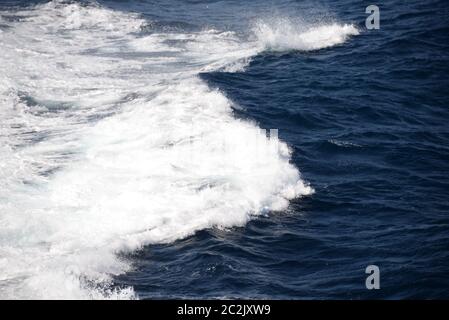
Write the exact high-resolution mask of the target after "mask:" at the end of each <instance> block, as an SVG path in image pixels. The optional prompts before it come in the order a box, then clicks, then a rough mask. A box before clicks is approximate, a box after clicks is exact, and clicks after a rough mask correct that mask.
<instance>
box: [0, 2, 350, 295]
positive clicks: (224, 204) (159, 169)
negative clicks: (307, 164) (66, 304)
mask: <svg viewBox="0 0 449 320" xmlns="http://www.w3.org/2000/svg"><path fill="white" fill-rule="evenodd" d="M0 14H1V16H2V21H1V24H0V25H1V26H2V27H1V28H0V30H1V32H0V70H1V72H0V119H1V123H0V298H73V299H79V298H81V299H82V298H135V297H136V295H135V293H134V291H133V289H132V288H121V289H117V288H115V289H114V288H113V287H112V286H111V277H113V276H114V275H118V274H121V273H123V272H126V271H127V270H129V268H130V262H129V261H126V260H125V259H123V258H121V257H120V255H118V253H120V252H126V251H130V250H135V249H138V248H140V247H142V246H143V245H146V244H151V243H161V242H171V241H174V240H176V239H179V238H182V237H186V236H188V235H191V234H193V233H194V232H195V231H197V230H200V229H204V228H210V227H220V228H226V227H232V226H241V225H244V224H245V223H246V222H247V221H248V220H249V219H250V218H251V216H254V215H259V214H261V213H264V212H268V211H272V210H282V209H285V208H286V207H287V206H288V203H289V200H290V199H293V198H295V197H300V196H302V195H307V194H310V193H312V192H313V189H312V188H311V187H310V186H308V185H307V184H305V183H304V182H303V181H302V180H301V177H300V174H299V172H298V169H297V168H295V167H294V166H293V165H291V164H290V163H289V159H290V158H289V157H290V153H289V149H288V147H287V145H286V144H285V143H283V142H280V141H278V140H277V139H275V138H273V139H268V138H267V137H266V136H265V133H264V132H262V131H261V130H260V128H258V126H257V125H256V124H254V123H250V122H247V121H243V120H238V119H236V118H235V117H234V116H233V114H232V108H231V107H232V102H231V101H229V100H228V99H227V98H226V97H225V96H224V95H223V94H222V93H221V92H220V91H218V90H213V89H211V88H209V87H208V86H207V85H206V84H205V83H204V82H203V81H202V80H201V79H200V78H199V77H198V76H197V75H198V73H199V72H203V71H214V70H225V71H236V70H242V69H243V68H244V67H245V65H246V64H247V63H248V62H249V59H250V58H251V57H252V56H254V55H256V54H257V53H259V52H261V51H263V50H267V49H268V50H291V49H299V50H312V49H319V48H324V47H327V46H331V45H335V44H338V43H342V42H343V41H345V40H346V38H347V37H348V36H349V35H355V34H357V30H356V29H355V28H354V27H353V26H348V25H338V24H333V25H324V26H318V27H317V26H315V27H313V28H311V29H310V28H309V29H307V30H306V31H304V32H302V33H297V31H295V28H294V27H293V26H291V25H289V24H285V23H283V24H280V23H278V24H266V23H263V21H259V22H257V23H256V26H255V28H254V30H253V31H252V32H253V33H252V35H251V36H249V37H248V38H247V39H246V40H243V39H241V38H240V37H238V36H237V35H236V34H235V33H233V32H229V31H227V32H221V31H219V30H213V29H206V30H202V31H198V32H189V33H184V32H183V31H182V30H179V31H178V32H170V33H168V32H167V33H161V32H154V33H149V32H141V28H142V26H145V28H146V29H148V28H151V24H149V22H148V21H146V20H144V19H142V18H141V17H140V16H139V15H137V14H132V13H122V12H116V11H113V10H110V9H107V8H103V7H101V6H99V5H96V4H92V5H89V6H82V5H79V4H76V3H71V4H66V3H63V2H61V1H52V2H49V3H46V4H43V5H37V6H34V7H29V8H26V9H23V10H22V11H14V12H13V11H11V12H0Z"/></svg>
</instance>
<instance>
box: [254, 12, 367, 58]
mask: <svg viewBox="0 0 449 320" xmlns="http://www.w3.org/2000/svg"><path fill="white" fill-rule="evenodd" d="M253 32H254V34H255V35H256V37H257V39H258V41H259V43H260V44H261V46H262V48H264V49H266V50H272V51H286V50H300V51H309V50H317V49H323V48H327V47H332V46H335V45H337V44H341V43H343V42H345V41H346V40H347V39H348V38H349V37H350V36H355V35H358V34H359V31H358V30H357V28H356V27H355V26H354V25H352V24H343V25H342V24H338V23H332V24H324V25H323V24H322V25H313V26H304V25H302V24H300V23H294V22H292V21H291V20H289V19H282V18H277V19H274V20H269V21H263V20H259V21H257V22H255V23H254V26H253Z"/></svg>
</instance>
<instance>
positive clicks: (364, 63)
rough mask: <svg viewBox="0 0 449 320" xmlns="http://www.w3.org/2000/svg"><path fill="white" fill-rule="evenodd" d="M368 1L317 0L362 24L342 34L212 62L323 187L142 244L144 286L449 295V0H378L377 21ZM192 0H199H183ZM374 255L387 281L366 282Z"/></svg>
mask: <svg viewBox="0 0 449 320" xmlns="http://www.w3.org/2000/svg"><path fill="white" fill-rule="evenodd" d="M212 3H213V4H214V5H216V6H217V9H216V11H214V15H217V16H220V14H221V13H222V12H221V9H223V10H224V11H226V10H225V9H226V7H227V6H226V3H225V2H224V1H220V2H212ZM257 3H258V10H263V9H264V5H262V4H260V2H257ZM368 4H369V3H367V2H366V1H355V0H345V1H320V2H318V3H317V4H316V5H317V7H319V8H325V9H323V10H324V11H325V12H327V13H331V14H332V15H333V16H337V17H338V18H339V19H340V20H342V21H348V22H354V23H356V24H358V25H359V27H360V29H361V30H363V31H362V34H361V35H360V36H358V37H356V38H354V39H352V40H351V41H349V42H347V43H345V44H343V45H341V46H338V47H333V48H329V49H324V50H319V51H315V52H307V53H301V52H284V53H270V52H266V53H264V54H261V55H259V56H257V57H256V58H255V59H254V60H253V61H252V63H251V64H250V66H249V67H248V68H247V70H246V71H245V72H242V73H208V74H203V75H202V77H203V79H206V80H207V82H208V83H209V84H210V85H211V86H214V87H217V88H219V89H220V90H223V91H224V92H225V93H226V94H227V96H228V97H229V98H230V99H231V100H232V101H234V102H235V103H236V104H238V105H239V106H241V107H243V110H240V109H239V110H236V111H235V112H236V114H237V116H239V117H243V118H249V119H253V120H256V121H257V122H258V123H259V124H260V126H261V127H263V128H278V129H279V135H280V137H281V139H283V140H284V141H286V142H287V143H288V144H289V145H290V146H291V147H292V148H293V150H294V153H293V162H294V163H295V165H296V166H297V167H298V168H300V170H301V172H302V174H303V177H304V178H305V180H307V181H309V182H310V183H311V185H312V186H313V187H314V188H315V191H316V192H315V194H314V195H313V196H311V197H307V198H304V199H300V200H297V201H293V202H292V203H291V206H290V208H289V210H288V211H287V212H284V213H275V214H270V215H269V216H266V217H262V218H257V219H255V220H253V221H252V222H250V223H249V224H248V225H246V226H245V227H243V228H235V229H233V230H231V231H228V232H223V231H217V230H204V231H201V232H198V233H197V234H196V235H194V236H192V237H189V238H187V239H184V240H181V241H178V242H176V243H174V244H167V245H157V246H151V247H148V248H145V250H142V251H141V252H138V253H137V254H135V255H134V256H133V259H135V261H136V270H135V272H132V273H129V274H127V275H126V276H123V277H120V278H119V279H117V282H118V283H120V284H132V285H133V286H134V288H135V289H136V290H137V291H138V293H139V294H140V296H141V297H142V298H154V297H157V298H161V297H164V298H166V297H191V298H214V297H233V298H288V299H289V298H319V299H322V298H344V299H346V298H350V299H363V298H389V299H398V298H449V233H448V231H449V217H448V214H449V203H448V196H449V178H448V174H449V129H448V121H449V109H448V103H449V93H448V90H449V81H448V71H449V53H448V50H449V41H448V40H449V39H448V35H449V27H448V21H449V20H448V18H449V15H448V7H447V4H446V3H445V2H444V1H425V2H424V1H407V2H405V1H382V3H379V7H380V10H381V27H380V29H379V30H366V29H365V27H364V20H365V18H366V17H367V15H366V14H365V12H364V11H365V7H366V5H368ZM190 5H194V6H201V5H199V4H197V3H196V4H186V5H185V10H184V14H186V13H187V14H188V13H190V11H189V6H190ZM233 5H235V3H233ZM272 5H273V3H272V2H269V3H268V2H267V4H266V8H267V10H268V9H269V8H271V6H272ZM282 5H283V6H289V5H291V6H292V8H298V7H299V8H301V6H302V5H312V6H313V5H315V4H310V3H305V4H304V3H301V1H298V2H293V1H292V2H291V3H290V2H283V3H282ZM169 6H170V5H168V4H167V7H169ZM236 6H237V5H236ZM237 7H241V8H242V10H251V4H249V3H245V2H243V1H242V2H241V3H240V4H239V5H238V6H237ZM224 13H225V12H224ZM224 13H223V14H224ZM205 19H206V20H207V18H205ZM370 264H375V265H378V266H379V268H380V271H381V290H373V291H369V290H366V288H365V277H366V274H365V268H366V266H367V265H370Z"/></svg>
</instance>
